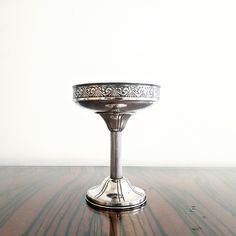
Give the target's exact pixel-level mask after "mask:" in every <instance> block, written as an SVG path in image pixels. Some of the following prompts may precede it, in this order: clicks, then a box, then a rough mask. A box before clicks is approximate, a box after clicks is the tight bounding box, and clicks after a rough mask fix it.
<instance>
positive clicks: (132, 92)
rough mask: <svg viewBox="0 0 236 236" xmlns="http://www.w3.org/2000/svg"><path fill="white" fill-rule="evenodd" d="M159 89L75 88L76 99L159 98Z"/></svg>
mask: <svg viewBox="0 0 236 236" xmlns="http://www.w3.org/2000/svg"><path fill="white" fill-rule="evenodd" d="M158 96H159V87H157V86H153V85H139V84H137V85H126V84H124V85H123V84H99V85H96V84H95V85H82V86H80V85H78V86H74V93H73V97H74V99H82V98H100V97H131V98H158Z"/></svg>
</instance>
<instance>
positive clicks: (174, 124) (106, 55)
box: [0, 0, 236, 166]
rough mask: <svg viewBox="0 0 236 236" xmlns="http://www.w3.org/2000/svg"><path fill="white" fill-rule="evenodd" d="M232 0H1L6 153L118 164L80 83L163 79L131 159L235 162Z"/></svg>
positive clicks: (129, 147) (128, 153)
mask: <svg viewBox="0 0 236 236" xmlns="http://www.w3.org/2000/svg"><path fill="white" fill-rule="evenodd" d="M235 12H236V3H235V0H198V1H196V0H195V1H194V0H178V1H177V0H155V1H154V0H141V1H139V0H125V1H124V0H120V1H115V0H105V1H102V0H99V1H98V0H87V1H82V0H66V1H65V0H21V1H19V0H0V165H109V132H108V130H107V128H106V125H105V123H104V122H103V120H102V119H101V118H100V117H99V116H98V115H95V114H93V113H92V112H91V111H88V110H85V109H83V108H80V107H78V106H76V105H75V104H74V103H73V101H72V87H71V86H72V85H74V84H78V83H86V82H97V81H99V82H105V81H127V82H151V83H157V84H160V85H161V86H162V87H161V100H160V102H159V103H158V104H157V105H155V106H153V107H151V108H150V109H147V110H144V111H140V112H138V113H137V114H136V115H135V116H134V117H132V118H131V119H130V120H129V122H128V124H127V127H126V129H125V131H124V134H123V158H124V161H123V162H124V165H147V166H232V165H234V166H236V142H235V141H236V105H235V102H236V92H235V90H236V82H235V80H236V14H235Z"/></svg>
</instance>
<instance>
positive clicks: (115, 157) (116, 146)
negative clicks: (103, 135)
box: [110, 132, 123, 179]
mask: <svg viewBox="0 0 236 236" xmlns="http://www.w3.org/2000/svg"><path fill="white" fill-rule="evenodd" d="M120 142H121V132H111V164H110V177H111V178H112V179H120V178H122V177H123V175H122V160H121V143H120Z"/></svg>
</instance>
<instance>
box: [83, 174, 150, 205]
mask: <svg viewBox="0 0 236 236" xmlns="http://www.w3.org/2000/svg"><path fill="white" fill-rule="evenodd" d="M86 201H87V202H88V203H89V204H91V205H93V206H95V207H101V208H107V209H129V208H135V207H139V206H142V205H143V204H144V203H145V202H146V195H145V192H144V191H143V190H142V189H140V188H138V187H134V186H132V185H131V184H130V182H129V181H128V180H127V179H126V178H125V177H123V178H120V179H111V178H110V177H107V178H105V179H104V181H103V182H102V184H101V185H98V186H95V187H92V188H90V189H89V190H88V192H87V195H86Z"/></svg>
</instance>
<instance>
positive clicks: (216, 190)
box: [0, 167, 236, 236]
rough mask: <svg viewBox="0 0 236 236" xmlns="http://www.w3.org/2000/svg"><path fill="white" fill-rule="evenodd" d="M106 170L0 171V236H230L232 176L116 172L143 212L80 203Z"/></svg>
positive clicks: (234, 210) (234, 225)
mask: <svg viewBox="0 0 236 236" xmlns="http://www.w3.org/2000/svg"><path fill="white" fill-rule="evenodd" d="M108 174H109V169H108V168H107V167H1V168H0V235H1V236H2V235H3V236H5V235H6V236H11V235H24V236H28V235H34V236H35V235H112V236H114V235H147V236H149V235H161V236H167V235H168V236H172V235H173V236H188V235H209V236H218V235H219V236H220V235H226V236H231V235H236V168H147V167H140V168H139V167H132V168H131V167H130V168H124V175H125V176H126V177H127V178H128V179H129V180H130V181H131V182H132V184H134V185H137V186H139V187H141V188H143V189H144V190H145V191H146V194H147V198H148V201H147V204H146V205H145V206H144V207H142V208H140V209H135V210H133V211H125V212H116V211H104V210H98V209H94V208H91V207H90V206H88V205H87V204H86V202H85V200H84V198H85V194H86V191H87V189H88V188H89V187H92V186H94V185H97V184H100V182H101V181H102V180H103V179H104V178H105V177H106V176H107V175H108Z"/></svg>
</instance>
